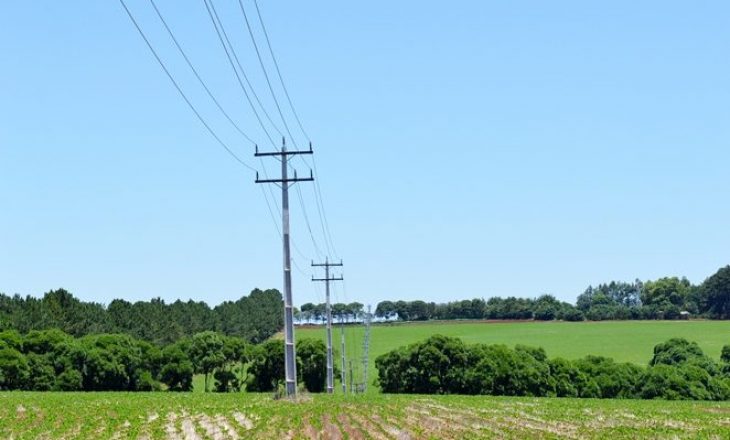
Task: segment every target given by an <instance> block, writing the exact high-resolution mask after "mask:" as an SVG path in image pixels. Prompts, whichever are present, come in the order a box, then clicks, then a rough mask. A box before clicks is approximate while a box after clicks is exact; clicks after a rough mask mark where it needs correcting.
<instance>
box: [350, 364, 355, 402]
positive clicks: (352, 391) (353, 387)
mask: <svg viewBox="0 0 730 440" xmlns="http://www.w3.org/2000/svg"><path fill="white" fill-rule="evenodd" d="M352 378H353V375H352V359H350V394H355V383H354V382H353V380H352Z"/></svg>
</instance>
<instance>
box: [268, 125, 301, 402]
mask: <svg viewBox="0 0 730 440" xmlns="http://www.w3.org/2000/svg"><path fill="white" fill-rule="evenodd" d="M312 153H313V152H312V144H311V143H310V144H309V151H287V150H286V139H282V143H281V151H274V152H270V153H259V149H258V146H257V147H256V154H255V156H256V157H262V156H273V157H276V158H277V159H278V160H279V161H280V162H281V178H280V179H259V174H258V172H257V173H256V183H273V184H276V185H277V186H279V187H280V188H281V223H282V228H281V232H282V241H283V244H284V344H285V345H284V367H285V375H286V395H287V396H288V397H295V396H296V394H297V361H296V351H295V350H294V314H293V310H292V308H293V306H292V292H291V251H290V249H289V187H290V186H291V185H293V184H295V183H297V182H311V181H313V180H314V177H313V176H312V172H311V170H310V172H309V177H303V178H299V177H297V172H296V171H294V177H293V178H290V177H289V157H290V156H295V155H299V154H312Z"/></svg>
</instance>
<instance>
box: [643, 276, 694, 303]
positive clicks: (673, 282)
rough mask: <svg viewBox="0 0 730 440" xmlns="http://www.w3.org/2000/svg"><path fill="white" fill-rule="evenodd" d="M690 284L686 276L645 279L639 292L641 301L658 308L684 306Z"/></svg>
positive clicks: (689, 290) (690, 288)
mask: <svg viewBox="0 0 730 440" xmlns="http://www.w3.org/2000/svg"><path fill="white" fill-rule="evenodd" d="M691 290H692V285H691V284H690V282H689V281H688V280H687V278H682V279H679V278H677V277H671V278H669V277H667V278H660V279H658V280H656V281H647V282H646V284H644V288H643V290H642V292H641V301H642V303H644V305H648V306H652V305H653V306H657V307H660V308H670V307H672V306H674V307H675V308H684V306H685V304H686V303H687V300H688V299H689V295H690V292H691Z"/></svg>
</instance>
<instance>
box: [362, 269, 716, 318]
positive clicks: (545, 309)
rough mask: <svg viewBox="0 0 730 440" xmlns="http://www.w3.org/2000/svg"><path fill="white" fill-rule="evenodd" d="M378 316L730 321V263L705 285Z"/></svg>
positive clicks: (632, 286) (606, 288)
mask: <svg viewBox="0 0 730 440" xmlns="http://www.w3.org/2000/svg"><path fill="white" fill-rule="evenodd" d="M375 316H376V317H378V318H381V319H385V320H391V319H397V320H400V321H425V320H432V319H434V320H436V319H438V320H450V319H514V320H528V319H535V320H546V321H550V320H554V319H557V320H565V321H582V320H585V319H588V320H592V321H600V320H611V319H679V318H683V317H688V316H694V317H705V318H710V319H730V266H726V267H723V268H721V269H719V270H718V271H717V272H716V273H715V274H714V275H712V276H710V277H709V278H707V279H706V280H705V281H704V282H703V283H701V284H699V285H693V284H692V283H690V282H689V280H687V279H686V278H677V277H665V278H660V279H658V280H656V281H646V282H642V281H640V280H636V281H634V282H623V281H611V282H609V283H605V284H599V285H598V286H596V287H593V286H589V287H588V288H587V289H586V290H585V291H584V292H583V293H582V294H581V295H579V296H578V298H577V300H576V304H575V305H573V304H570V303H567V302H563V301H559V300H557V299H556V298H555V297H554V296H552V295H542V296H540V297H538V298H534V299H533V298H515V297H509V298H498V297H494V298H490V299H489V300H486V301H485V300H484V299H479V298H477V299H471V300H462V301H452V302H447V303H440V304H439V303H434V302H425V301H421V300H416V301H382V302H380V303H378V305H377V307H376V308H375Z"/></svg>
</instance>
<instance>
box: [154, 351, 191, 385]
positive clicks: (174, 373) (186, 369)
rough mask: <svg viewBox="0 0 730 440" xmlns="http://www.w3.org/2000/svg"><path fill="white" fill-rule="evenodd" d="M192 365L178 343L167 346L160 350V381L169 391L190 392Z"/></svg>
mask: <svg viewBox="0 0 730 440" xmlns="http://www.w3.org/2000/svg"><path fill="white" fill-rule="evenodd" d="M193 372H194V369H193V363H192V362H190V359H188V356H187V355H186V354H185V351H184V346H183V345H182V344H180V343H177V344H173V345H168V346H167V347H165V348H164V349H163V350H162V369H161V370H160V381H162V383H164V384H165V385H167V389H168V390H170V391H191V390H192V389H193Z"/></svg>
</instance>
